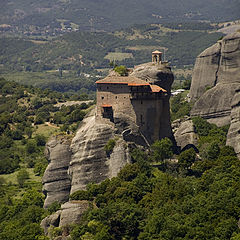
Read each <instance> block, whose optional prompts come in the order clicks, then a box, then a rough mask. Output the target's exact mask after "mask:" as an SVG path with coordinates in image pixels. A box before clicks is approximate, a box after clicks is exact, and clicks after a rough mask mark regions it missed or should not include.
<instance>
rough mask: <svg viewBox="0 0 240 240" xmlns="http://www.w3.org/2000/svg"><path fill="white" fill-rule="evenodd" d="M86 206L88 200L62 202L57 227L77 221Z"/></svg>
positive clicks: (87, 205)
mask: <svg viewBox="0 0 240 240" xmlns="http://www.w3.org/2000/svg"><path fill="white" fill-rule="evenodd" d="M88 207H89V203H88V201H72V202H67V203H65V204H63V205H62V206H61V209H62V212H61V217H60V223H59V227H62V226H65V225H69V224H72V223H78V222H79V221H80V220H81V217H82V215H83V213H84V212H85V211H86V210H87V209H88Z"/></svg>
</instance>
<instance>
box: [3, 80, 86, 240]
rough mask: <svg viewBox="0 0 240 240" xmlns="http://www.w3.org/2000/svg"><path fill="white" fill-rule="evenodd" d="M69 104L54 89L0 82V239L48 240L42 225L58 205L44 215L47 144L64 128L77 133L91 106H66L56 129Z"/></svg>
mask: <svg viewBox="0 0 240 240" xmlns="http://www.w3.org/2000/svg"><path fill="white" fill-rule="evenodd" d="M68 99H69V98H68V97H67V96H65V95H63V94H61V93H57V92H52V91H50V90H49V89H45V90H41V89H37V88H33V87H26V86H23V85H20V84H17V83H15V82H8V81H6V80H5V79H2V78H1V79H0V174H1V175H0V219H1V223H0V239H10V240H15V239H21V240H26V239H29V240H30V239H31V240H32V239H42V240H44V239H48V238H46V237H45V236H44V234H43V230H42V229H41V227H40V222H41V220H42V219H43V218H44V217H45V216H46V215H47V214H49V213H52V212H53V211H55V210H57V209H58V208H59V203H56V204H53V205H52V206H51V207H50V210H49V211H46V210H44V209H43V200H44V196H43V194H42V193H41V192H42V183H41V178H42V176H43V174H44V171H45V169H46V167H47V165H48V161H47V160H46V158H45V156H44V148H45V144H46V141H47V139H48V137H50V135H51V134H53V133H56V132H58V133H59V132H60V130H61V129H62V128H64V124H67V128H66V129H65V128H64V130H65V132H67V131H68V129H70V130H69V131H75V130H76V128H77V125H78V123H79V122H80V121H81V120H82V118H83V116H84V115H85V114H86V111H87V110H88V107H89V106H90V105H91V104H86V103H82V104H81V105H79V106H78V105H74V106H69V107H65V106H63V107H62V108H61V110H60V111H59V114H60V117H61V119H62V122H61V123H58V125H59V126H57V125H56V124H57V123H56V124H55V123H54V121H55V120H56V114H57V110H58V108H57V107H56V106H55V104H56V103H58V102H65V101H66V100H68ZM47 121H48V122H47ZM50 121H51V122H52V123H50Z"/></svg>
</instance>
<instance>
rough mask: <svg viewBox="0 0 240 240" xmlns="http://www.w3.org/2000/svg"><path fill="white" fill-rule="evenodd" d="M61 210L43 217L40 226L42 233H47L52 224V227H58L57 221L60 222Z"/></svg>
mask: <svg viewBox="0 0 240 240" xmlns="http://www.w3.org/2000/svg"><path fill="white" fill-rule="evenodd" d="M61 212H62V211H61V210H59V211H57V212H55V213H54V214H52V215H50V216H47V217H45V218H44V219H43V220H42V222H41V224H40V226H41V228H43V230H44V234H45V235H48V229H49V227H51V226H53V227H58V226H59V223H60V215H61Z"/></svg>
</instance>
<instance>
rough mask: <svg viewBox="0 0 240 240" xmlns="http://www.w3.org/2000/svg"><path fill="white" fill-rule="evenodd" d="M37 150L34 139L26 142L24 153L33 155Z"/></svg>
mask: <svg viewBox="0 0 240 240" xmlns="http://www.w3.org/2000/svg"><path fill="white" fill-rule="evenodd" d="M37 150H38V148H37V143H36V141H35V140H34V139H31V140H29V141H28V142H27V144H26V151H27V153H29V154H32V153H35V152H37Z"/></svg>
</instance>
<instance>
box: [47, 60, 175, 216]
mask: <svg viewBox="0 0 240 240" xmlns="http://www.w3.org/2000/svg"><path fill="white" fill-rule="evenodd" d="M131 75H134V76H136V77H138V78H141V79H143V80H147V81H148V82H150V83H154V84H158V85H160V86H161V87H163V88H165V89H166V90H167V91H168V93H169V95H168V97H167V98H166V99H165V100H164V111H163V116H162V120H161V122H159V125H160V126H161V127H160V128H161V129H160V130H161V132H162V134H161V137H169V138H172V139H174V137H173V134H172V131H171V125H170V113H169V97H170V90H171V85H172V83H173V74H172V72H171V70H170V68H169V67H165V66H160V65H157V66H156V65H154V64H152V63H149V64H145V65H141V66H137V67H135V69H134V70H133V72H132V73H131ZM109 139H114V140H115V143H116V144H115V146H114V148H113V150H112V151H111V153H110V154H109V153H107V152H106V150H105V149H104V146H105V145H106V144H107V143H108V141H109ZM136 145H141V146H147V145H148V142H147V141H146V138H145V136H144V135H143V134H142V133H141V132H140V131H139V126H137V125H136V123H134V122H132V120H131V119H130V118H129V116H128V113H127V112H126V114H123V113H121V114H116V115H114V123H113V122H110V121H109V120H106V121H105V120H99V118H98V117H96V110H95V109H93V110H92V111H91V113H90V114H88V116H87V117H86V118H85V119H84V120H83V121H82V123H81V125H80V126H79V129H78V131H77V133H76V135H75V136H74V138H73V139H71V140H67V139H64V137H53V138H52V139H50V141H49V142H48V143H47V145H46V154H47V158H48V160H49V166H48V168H47V169H46V172H45V174H44V177H43V190H44V193H45V195H46V196H47V197H46V200H45V203H44V206H45V207H48V206H49V205H51V204H52V203H53V202H55V201H59V202H66V201H68V200H69V195H70V194H71V193H73V192H75V191H77V190H82V189H85V188H86V186H87V184H88V183H100V182H102V181H103V180H104V179H106V178H112V177H114V176H116V175H117V173H118V172H119V171H120V170H121V168H122V167H123V166H124V165H125V164H127V163H129V162H130V161H131V160H130V154H129V149H131V148H132V147H134V146H136ZM69 206H70V205H69ZM64 211H65V212H66V211H68V210H66V209H65V210H64ZM69 211H70V210H69ZM64 214H65V213H64Z"/></svg>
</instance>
